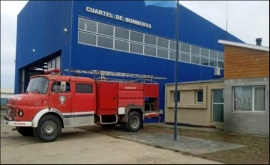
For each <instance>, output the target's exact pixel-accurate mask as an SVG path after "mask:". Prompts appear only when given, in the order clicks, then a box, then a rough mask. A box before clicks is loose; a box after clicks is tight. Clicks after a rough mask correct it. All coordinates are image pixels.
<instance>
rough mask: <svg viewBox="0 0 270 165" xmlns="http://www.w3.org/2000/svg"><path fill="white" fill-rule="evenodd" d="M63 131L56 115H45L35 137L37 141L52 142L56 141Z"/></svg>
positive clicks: (35, 132)
mask: <svg viewBox="0 0 270 165" xmlns="http://www.w3.org/2000/svg"><path fill="white" fill-rule="evenodd" d="M61 131H62V126H61V121H60V120H59V118H58V117H56V116H54V115H45V116H43V117H42V118H41V119H40V120H39V122H38V126H37V127H36V128H34V135H35V137H36V138H37V139H39V140H41V141H44V142H52V141H54V140H56V139H57V138H58V137H59V136H60V134H61Z"/></svg>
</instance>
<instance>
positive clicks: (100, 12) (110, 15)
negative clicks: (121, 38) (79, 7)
mask: <svg viewBox="0 0 270 165" xmlns="http://www.w3.org/2000/svg"><path fill="white" fill-rule="evenodd" d="M85 10H86V12H88V13H92V14H96V15H100V16H103V17H108V18H111V19H115V20H118V21H123V22H126V23H130V24H134V25H137V26H142V27H145V28H149V29H151V24H150V23H145V22H142V21H138V20H135V19H132V18H128V17H124V16H121V15H117V14H113V13H110V12H107V11H103V10H99V9H95V8H92V7H88V6H87V7H86V8H85Z"/></svg>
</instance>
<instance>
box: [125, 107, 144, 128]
mask: <svg viewBox="0 0 270 165" xmlns="http://www.w3.org/2000/svg"><path fill="white" fill-rule="evenodd" d="M141 125H142V117H141V115H140V114H139V113H138V112H136V111H132V112H130V113H129V115H128V122H127V123H124V127H125V129H126V131H128V132H137V131H138V130H139V129H140V128H141Z"/></svg>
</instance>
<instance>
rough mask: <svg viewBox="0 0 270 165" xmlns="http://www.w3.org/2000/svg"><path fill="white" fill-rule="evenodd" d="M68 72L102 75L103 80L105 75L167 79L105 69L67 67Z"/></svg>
mask: <svg viewBox="0 0 270 165" xmlns="http://www.w3.org/2000/svg"><path fill="white" fill-rule="evenodd" d="M64 71H67V72H75V73H77V74H78V73H84V74H92V75H94V78H95V76H100V79H101V80H105V79H106V77H105V76H111V77H126V78H137V79H143V80H150V81H152V80H154V79H156V80H164V79H167V78H165V77H156V76H153V75H143V74H133V73H123V72H112V71H104V70H80V69H65V70H64Z"/></svg>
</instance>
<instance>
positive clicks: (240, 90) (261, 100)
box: [233, 86, 265, 111]
mask: <svg viewBox="0 0 270 165" xmlns="http://www.w3.org/2000/svg"><path fill="white" fill-rule="evenodd" d="M233 99H234V110H239V111H265V87H263V86H242V87H234V95H233Z"/></svg>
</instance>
